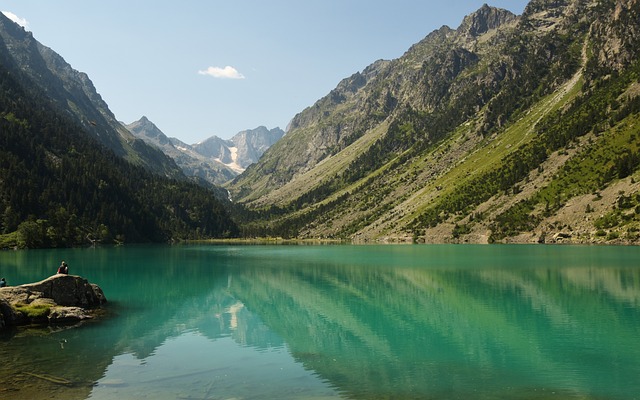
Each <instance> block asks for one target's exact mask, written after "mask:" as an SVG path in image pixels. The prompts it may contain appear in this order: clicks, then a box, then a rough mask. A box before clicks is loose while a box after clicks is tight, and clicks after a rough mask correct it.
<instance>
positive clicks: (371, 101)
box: [228, 0, 640, 243]
mask: <svg viewBox="0 0 640 400" xmlns="http://www.w3.org/2000/svg"><path fill="white" fill-rule="evenodd" d="M639 24H640V16H639V15H638V9H637V5H636V4H635V2H634V1H631V0H628V1H618V2H613V1H600V2H591V1H583V0H565V1H553V2H551V1H542V0H534V1H532V2H531V3H530V4H529V5H528V6H527V8H526V9H525V11H524V13H523V15H522V16H514V15H512V14H511V13H509V12H508V11H505V10H500V9H495V8H491V7H488V6H484V7H482V8H481V9H480V10H478V12H476V13H474V14H472V15H470V16H468V17H466V18H465V20H464V21H463V22H462V24H461V25H460V27H458V28H457V29H456V30H453V29H450V28H448V27H443V28H441V29H440V30H438V31H435V32H433V33H432V34H430V35H428V36H427V37H426V38H425V39H424V40H422V41H421V42H419V43H417V44H416V45H414V46H412V48H411V49H409V50H408V51H407V52H406V53H405V54H404V55H403V56H402V57H400V58H399V59H396V60H392V61H378V62H376V63H374V64H372V65H371V66H370V67H368V68H367V69H365V70H364V71H363V72H361V73H357V74H354V75H353V76H351V77H350V78H347V79H345V80H344V81H343V82H341V83H340V84H339V85H338V87H337V88H336V89H335V90H333V91H332V92H331V93H330V94H329V95H328V96H326V97H325V98H323V99H321V100H319V101H318V102H317V103H316V104H315V105H314V106H312V107H310V108H308V109H306V110H304V111H303V112H301V113H300V114H298V115H297V116H296V117H295V118H294V120H293V122H292V124H291V129H290V131H289V132H288V133H287V135H286V136H285V137H284V138H283V139H281V140H280V141H279V142H278V143H276V145H274V146H273V147H272V148H271V149H269V151H267V153H265V155H264V156H263V158H262V159H261V161H260V162H259V163H258V164H256V165H254V166H252V167H250V168H249V169H248V170H247V171H246V172H245V173H244V174H242V175H241V176H240V177H238V178H237V179H236V180H234V181H233V182H232V183H231V184H230V185H229V186H228V188H229V190H230V191H231V193H232V195H233V198H234V199H235V200H236V201H238V202H239V203H240V204H242V205H245V206H246V207H247V208H248V211H247V212H246V213H245V214H244V215H243V218H244V228H243V230H244V235H246V236H269V235H271V236H283V237H297V238H306V237H314V238H318V237H330V238H342V239H348V240H356V241H373V240H375V241H418V242H480V243H486V242H559V241H564V242H608V243H619V242H624V243H637V242H638V241H639V239H638V234H637V232H638V231H639V229H640V221H639V219H640V207H638V205H640V194H638V189H639V186H638V184H637V183H636V181H637V180H638V179H637V178H638V166H639V160H638V159H639V157H638V146H640V138H638V137H637V130H638V128H637V122H638V118H639V116H638V111H639V105H640V98H639V97H638V95H639V94H640V90H639V86H638V73H639V72H640V63H639V62H638V59H639V58H638V54H640V50H639V49H640V37H639V36H640V34H639V32H640V29H639V28H640V26H639Z"/></svg>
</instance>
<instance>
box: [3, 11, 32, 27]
mask: <svg viewBox="0 0 640 400" xmlns="http://www.w3.org/2000/svg"><path fill="white" fill-rule="evenodd" d="M2 13H3V14H4V16H5V17H7V18H9V19H10V20H12V21H13V22H15V23H16V24H18V25H20V26H21V27H23V28H24V29H28V28H29V21H27V20H26V19H25V18H20V17H18V16H17V15H15V14H14V13H12V12H11V11H2Z"/></svg>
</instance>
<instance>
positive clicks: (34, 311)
mask: <svg viewBox="0 0 640 400" xmlns="http://www.w3.org/2000/svg"><path fill="white" fill-rule="evenodd" d="M13 307H14V308H15V309H16V310H17V311H20V312H21V313H23V314H24V315H26V316H27V317H29V318H43V317H46V316H47V315H49V312H50V311H51V306H50V305H48V304H20V303H18V304H14V305H13Z"/></svg>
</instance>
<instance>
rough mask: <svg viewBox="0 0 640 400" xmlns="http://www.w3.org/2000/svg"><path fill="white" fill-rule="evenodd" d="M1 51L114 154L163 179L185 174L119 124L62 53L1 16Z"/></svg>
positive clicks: (12, 66)
mask: <svg viewBox="0 0 640 400" xmlns="http://www.w3.org/2000/svg"><path fill="white" fill-rule="evenodd" d="M0 47H2V52H3V66H4V67H5V68H6V69H7V70H8V71H14V73H18V72H17V71H20V73H21V74H22V75H23V77H24V78H25V79H28V81H29V84H30V85H32V86H34V87H36V88H38V89H39V90H40V91H42V92H43V93H45V94H46V96H47V97H48V98H49V99H50V100H51V104H52V105H55V107H56V108H57V110H58V112H60V113H62V114H64V115H66V116H67V117H69V118H70V119H71V120H73V121H74V123H75V124H76V125H78V126H79V127H81V128H82V129H83V130H84V131H85V132H86V133H87V134H89V135H91V136H93V137H95V138H96V139H97V140H98V141H99V142H100V143H102V144H103V145H104V146H106V147H107V148H109V149H110V150H112V151H113V152H114V153H116V155H118V156H120V157H123V158H125V159H127V160H128V161H130V162H131V163H133V164H136V165H141V166H144V167H145V168H147V169H148V170H150V171H153V172H155V173H158V174H161V175H166V176H169V177H173V178H179V177H180V176H181V175H182V172H181V171H180V168H178V166H177V165H176V164H175V163H174V162H173V160H172V159H171V158H169V157H167V156H165V155H164V153H162V152H161V151H159V150H157V149H156V148H154V147H151V146H148V145H147V144H146V143H144V141H142V140H139V139H136V138H135V137H134V136H133V135H131V133H129V131H127V129H125V128H124V127H123V126H122V125H121V124H120V123H119V122H118V121H117V120H116V118H115V116H114V115H113V113H112V112H111V110H109V107H108V106H107V104H106V103H105V102H104V101H103V100H102V97H100V95H99V94H98V93H97V91H96V88H95V87H94V86H93V83H92V82H91V80H90V79H89V77H88V76H87V74H85V73H82V72H79V71H76V70H75V69H73V68H72V67H71V65H69V64H68V63H67V62H66V61H65V60H64V59H63V58H62V57H61V56H60V55H59V54H57V53H56V52H55V51H53V50H52V49H50V48H48V47H46V46H44V45H42V44H41V43H40V42H38V41H37V40H36V39H35V38H34V37H33V35H32V34H31V32H27V31H25V30H24V29H23V28H22V27H20V26H19V25H17V24H15V23H14V22H12V21H11V20H9V19H8V18H7V17H5V15H4V14H2V13H0Z"/></svg>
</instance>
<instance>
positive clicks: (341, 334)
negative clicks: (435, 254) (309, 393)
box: [231, 265, 640, 397]
mask: <svg viewBox="0 0 640 400" xmlns="http://www.w3.org/2000/svg"><path fill="white" fill-rule="evenodd" d="M231 291H232V293H233V294H234V295H235V296H236V297H237V298H238V299H240V300H241V301H242V302H243V303H244V304H245V305H246V307H247V308H248V309H249V310H250V311H252V312H254V313H256V314H258V315H259V316H260V318H261V319H262V320H263V321H264V322H265V323H266V324H267V325H268V326H269V327H270V328H272V329H273V330H275V331H276V332H278V333H279V334H280V335H282V336H283V338H284V339H285V341H286V342H287V343H288V345H289V348H290V349H291V352H292V354H293V356H294V357H296V359H298V360H299V361H301V362H302V363H303V364H304V365H305V366H306V367H307V368H310V369H313V370H314V371H316V372H317V373H318V374H320V375H321V376H322V377H324V378H326V379H328V380H329V381H330V382H332V383H333V384H334V385H335V386H337V387H339V388H340V389H342V390H345V391H348V392H349V393H351V395H353V396H356V397H357V396H359V395H362V396H365V397H366V396H367V395H370V394H371V393H378V394H380V393H384V391H385V390H389V391H391V392H390V393H389V394H391V393H393V394H395V395H401V394H402V393H404V394H406V395H410V394H412V393H414V394H415V393H422V394H426V393H432V394H433V393H434V392H437V391H443V390H465V389H464V388H465V387H466V389H469V390H471V388H472V387H473V385H474V383H473V382H470V380H469V378H470V376H473V377H474V379H475V382H476V383H475V384H476V385H477V386H478V387H483V388H484V390H487V391H489V392H493V391H496V390H502V389H501V388H498V387H494V388H492V387H491V385H493V384H495V385H498V384H499V382H498V381H497V380H495V379H494V377H495V376H496V375H501V376H512V377H513V379H514V381H515V382H519V383H521V384H524V385H531V386H532V387H535V386H536V385H548V384H549V382H550V379H551V381H553V380H554V379H555V382H556V384H558V385H560V384H561V383H562V386H563V387H564V388H569V389H570V390H572V391H575V392H576V393H589V392H590V391H591V387H592V386H593V385H595V387H598V385H599V384H601V383H603V382H607V384H606V386H608V387H612V388H616V387H618V388H624V387H628V385H629V383H628V382H635V378H634V376H635V375H634V374H636V373H637V372H638V369H639V368H640V366H639V365H638V362H639V361H638V360H640V349H639V348H638V347H637V346H636V338H637V337H638V334H640V304H639V302H638V298H639V293H640V271H638V270H620V269H591V268H583V269H579V268H575V269H546V270H542V269H540V270H514V269H511V270H496V271H487V270H482V271H474V270H473V269H465V270H437V271H434V270H426V269H402V268H398V269H386V268H369V269H367V268H361V267H357V268H342V267H336V268H332V267H330V266H326V265H324V266H323V265H318V266H317V267H316V268H313V267H309V268H288V267H286V266H284V267H283V266H280V267H273V268H265V267H262V268H259V269H257V268H256V269H251V270H246V271H243V273H241V274H236V275H234V280H233V284H232V286H231ZM567 337H569V338H570V340H569V341H565V338H567ZM594 357H596V358H602V361H603V362H604V363H608V364H607V365H608V366H607V368H606V370H601V369H598V370H596V369H595V368H591V369H589V368H585V367H584V365H583V364H584V363H585V361H588V360H592V359H593V358H594ZM609 363H610V365H609ZM512 366H517V367H516V368H513V367H512ZM629 366H631V367H629ZM407 371H409V372H407ZM625 380H626V381H625ZM616 385H617V386H616ZM600 387H604V385H603V386H600ZM353 388H359V389H358V391H354V389H353ZM447 388H448V389H447ZM639 389H640V388H639Z"/></svg>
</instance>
